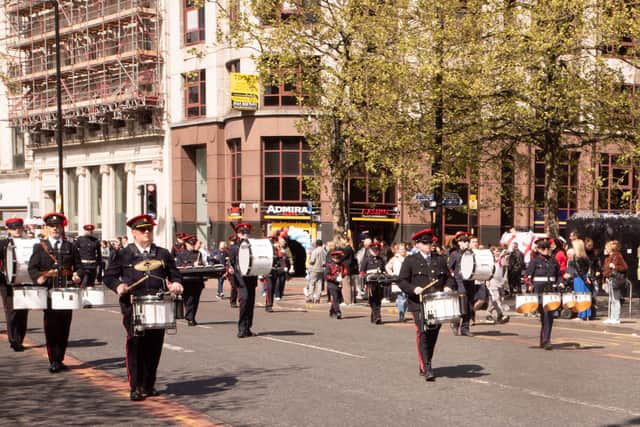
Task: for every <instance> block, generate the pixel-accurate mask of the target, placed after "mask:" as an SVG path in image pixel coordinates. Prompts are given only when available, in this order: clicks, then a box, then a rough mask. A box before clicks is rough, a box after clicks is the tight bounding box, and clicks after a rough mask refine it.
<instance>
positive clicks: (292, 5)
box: [258, 0, 319, 25]
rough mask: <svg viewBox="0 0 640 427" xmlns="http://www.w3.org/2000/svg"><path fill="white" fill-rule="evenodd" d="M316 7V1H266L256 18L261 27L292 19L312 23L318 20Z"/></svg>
mask: <svg viewBox="0 0 640 427" xmlns="http://www.w3.org/2000/svg"><path fill="white" fill-rule="evenodd" d="M318 7H319V1H318V0H276V1H273V0H266V1H263V2H262V4H261V5H260V7H259V8H258V17H259V19H260V23H261V24H262V25H275V24H277V23H278V21H286V20H287V19H292V18H301V19H303V22H305V23H314V22H317V20H318V19H317V14H318Z"/></svg>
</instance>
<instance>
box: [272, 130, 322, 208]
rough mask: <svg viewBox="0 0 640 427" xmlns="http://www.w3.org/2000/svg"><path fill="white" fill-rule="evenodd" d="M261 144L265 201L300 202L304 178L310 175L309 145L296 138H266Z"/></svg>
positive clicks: (311, 172) (305, 190)
mask: <svg viewBox="0 0 640 427" xmlns="http://www.w3.org/2000/svg"><path fill="white" fill-rule="evenodd" d="M262 141H263V147H264V148H263V159H264V160H263V163H264V192H263V194H264V200H265V201H273V202H284V201H286V202H302V201H304V200H306V198H307V197H306V195H307V189H306V186H305V182H304V179H303V177H305V176H311V175H312V174H313V171H312V168H311V151H310V150H309V144H308V143H307V142H305V141H304V139H303V138H302V137H299V136H289V137H265V138H263V139H262Z"/></svg>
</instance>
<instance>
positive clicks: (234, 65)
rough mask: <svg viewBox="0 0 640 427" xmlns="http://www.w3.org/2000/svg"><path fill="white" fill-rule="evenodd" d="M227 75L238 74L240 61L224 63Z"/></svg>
mask: <svg viewBox="0 0 640 427" xmlns="http://www.w3.org/2000/svg"><path fill="white" fill-rule="evenodd" d="M225 67H226V68H227V73H239V72H240V60H239V59H234V60H233V61H229V62H227V63H226V65H225Z"/></svg>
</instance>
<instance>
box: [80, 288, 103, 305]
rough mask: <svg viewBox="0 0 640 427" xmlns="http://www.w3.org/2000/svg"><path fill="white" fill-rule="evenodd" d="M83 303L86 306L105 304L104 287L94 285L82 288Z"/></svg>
mask: <svg viewBox="0 0 640 427" xmlns="http://www.w3.org/2000/svg"><path fill="white" fill-rule="evenodd" d="M82 304H83V305H85V306H92V307H93V306H97V305H104V288H103V287H102V286H93V287H88V288H84V289H82Z"/></svg>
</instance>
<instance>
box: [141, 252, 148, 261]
mask: <svg viewBox="0 0 640 427" xmlns="http://www.w3.org/2000/svg"><path fill="white" fill-rule="evenodd" d="M142 258H144V259H147V258H149V251H146V250H145V251H144V252H142Z"/></svg>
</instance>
